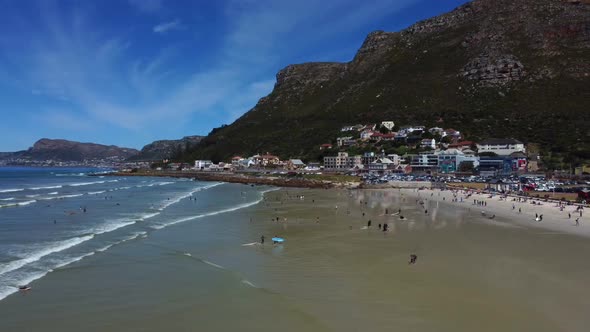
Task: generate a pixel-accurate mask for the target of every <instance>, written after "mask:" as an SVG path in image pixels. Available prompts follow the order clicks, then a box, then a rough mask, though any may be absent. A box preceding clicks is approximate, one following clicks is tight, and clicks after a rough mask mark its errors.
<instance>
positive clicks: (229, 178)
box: [101, 171, 358, 189]
mask: <svg viewBox="0 0 590 332" xmlns="http://www.w3.org/2000/svg"><path fill="white" fill-rule="evenodd" d="M101 175H108V176H148V177H171V178H189V179H195V180H199V181H214V182H227V183H241V184H250V185H266V186H276V187H288V188H311V189H329V188H356V187H358V183H356V184H355V183H350V182H334V181H328V180H314V179H305V178H300V177H285V176H266V175H246V174H243V173H226V172H193V171H191V172H186V171H154V172H150V171H144V172H113V173H108V174H101Z"/></svg>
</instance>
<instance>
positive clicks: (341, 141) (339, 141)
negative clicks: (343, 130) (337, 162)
mask: <svg viewBox="0 0 590 332" xmlns="http://www.w3.org/2000/svg"><path fill="white" fill-rule="evenodd" d="M351 140H352V136H346V137H338V138H336V145H338V147H342V146H343V145H345V143H347V142H348V141H351Z"/></svg>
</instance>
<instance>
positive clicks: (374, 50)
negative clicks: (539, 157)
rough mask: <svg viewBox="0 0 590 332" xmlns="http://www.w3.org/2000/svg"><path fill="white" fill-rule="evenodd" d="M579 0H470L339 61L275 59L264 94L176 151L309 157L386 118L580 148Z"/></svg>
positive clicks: (585, 54)
mask: <svg viewBox="0 0 590 332" xmlns="http://www.w3.org/2000/svg"><path fill="white" fill-rule="evenodd" d="M587 2H588V1H571V0H475V1H472V2H470V3H467V4H465V5H463V6H460V7H458V8H457V9H455V10H453V11H452V12H450V13H447V14H444V15H441V16H437V17H434V18H431V19H427V20H425V21H422V22H418V23H416V24H414V25H412V26H410V27H409V28H407V29H405V30H402V31H400V32H383V31H375V32H372V33H370V34H369V35H368V36H367V38H366V40H365V42H364V43H363V45H362V46H361V48H360V49H359V51H358V52H357V54H356V56H355V57H354V59H353V60H352V61H350V62H348V63H305V64H299V65H290V66H287V67H286V68H284V69H282V70H281V71H280V72H279V73H278V74H277V81H276V84H275V87H274V90H273V91H272V92H271V93H270V94H269V95H268V96H266V97H264V98H262V99H260V101H259V102H258V103H257V105H256V106H255V107H254V108H253V109H251V110H250V111H249V112H247V113H245V114H244V115H243V116H242V117H240V118H239V119H238V120H236V121H235V122H234V123H232V124H231V125H228V126H224V127H221V128H217V129H215V130H213V131H212V132H211V133H210V134H209V135H208V136H207V137H206V138H204V139H203V140H202V141H201V143H200V144H198V145H197V146H196V147H195V148H194V149H191V151H189V153H186V154H184V156H183V157H184V158H185V159H187V160H188V159H195V158H207V159H213V160H222V159H228V158H230V157H231V156H232V155H234V154H240V155H249V154H254V153H264V152H267V151H268V152H271V153H274V154H277V155H279V156H280V157H282V158H289V157H303V158H306V159H316V158H318V157H319V149H318V147H319V145H320V144H322V143H334V140H335V138H336V137H338V136H339V135H340V132H339V129H340V128H341V127H342V126H344V125H354V124H357V123H376V122H378V121H382V120H392V121H395V123H396V125H425V126H438V127H444V128H454V129H457V130H460V131H461V132H462V133H463V134H464V135H465V136H466V138H468V139H471V140H479V139H482V138H487V137H510V138H516V139H519V140H522V141H524V142H527V143H539V144H540V146H541V150H542V154H543V158H544V160H545V161H548V160H553V161H554V162H555V163H556V165H559V164H560V163H565V164H567V163H571V164H576V163H580V162H582V161H583V160H588V159H590V107H589V106H590V5H589V4H586V3H587ZM563 165H564V164H561V166H563Z"/></svg>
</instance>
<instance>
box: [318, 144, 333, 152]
mask: <svg viewBox="0 0 590 332" xmlns="http://www.w3.org/2000/svg"><path fill="white" fill-rule="evenodd" d="M331 149H332V144H330V143H326V144H322V145H320V150H331Z"/></svg>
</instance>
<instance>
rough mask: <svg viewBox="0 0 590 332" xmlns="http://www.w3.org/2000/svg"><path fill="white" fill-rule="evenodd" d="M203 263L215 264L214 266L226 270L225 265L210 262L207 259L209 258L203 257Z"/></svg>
mask: <svg viewBox="0 0 590 332" xmlns="http://www.w3.org/2000/svg"><path fill="white" fill-rule="evenodd" d="M203 263H205V264H207V265H211V266H213V267H216V268H218V269H222V270H225V268H224V267H223V266H221V265H218V264H215V263H213V262H209V261H207V260H204V259H203Z"/></svg>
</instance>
